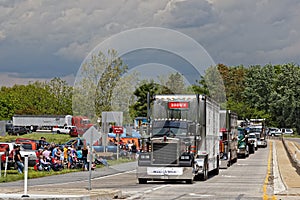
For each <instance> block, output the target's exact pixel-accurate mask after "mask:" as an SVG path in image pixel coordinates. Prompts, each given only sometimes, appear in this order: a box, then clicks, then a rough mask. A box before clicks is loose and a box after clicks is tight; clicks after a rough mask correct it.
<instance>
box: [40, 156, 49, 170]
mask: <svg viewBox="0 0 300 200" xmlns="http://www.w3.org/2000/svg"><path fill="white" fill-rule="evenodd" d="M38 170H40V171H42V170H45V171H50V170H51V163H50V162H49V161H47V160H46V157H45V156H43V155H40V159H39V166H38Z"/></svg>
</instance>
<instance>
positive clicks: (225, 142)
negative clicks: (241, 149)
mask: <svg viewBox="0 0 300 200" xmlns="http://www.w3.org/2000/svg"><path fill="white" fill-rule="evenodd" d="M237 119H238V116H237V114H235V113H233V112H231V111H230V110H220V168H227V167H229V166H230V165H231V164H233V163H235V162H236V161H237V149H238V148H237V144H238V141H237V139H238V130H237Z"/></svg>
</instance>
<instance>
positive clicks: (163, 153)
mask: <svg viewBox="0 0 300 200" xmlns="http://www.w3.org/2000/svg"><path fill="white" fill-rule="evenodd" d="M152 163H153V164H178V156H177V143H153V160H152Z"/></svg>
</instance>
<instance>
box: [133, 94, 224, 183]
mask: <svg viewBox="0 0 300 200" xmlns="http://www.w3.org/2000/svg"><path fill="white" fill-rule="evenodd" d="M149 107H150V104H149V101H148V108H149ZM149 110H150V109H148V111H149ZM219 110H220V108H219V105H218V104H217V103H216V102H214V101H213V100H212V99H210V98H208V97H206V96H204V95H199V94H197V95H156V96H154V101H153V106H152V113H151V125H150V129H149V130H150V132H149V134H148V135H147V137H145V136H143V137H142V138H141V151H140V155H139V158H138V167H137V179H138V182H139V184H145V183H147V181H148V180H161V181H163V180H174V181H175V180H176V181H185V182H186V183H193V181H194V180H199V179H201V180H206V179H207V178H208V173H209V172H211V173H213V174H218V173H219ZM148 116H149V117H150V114H148Z"/></svg>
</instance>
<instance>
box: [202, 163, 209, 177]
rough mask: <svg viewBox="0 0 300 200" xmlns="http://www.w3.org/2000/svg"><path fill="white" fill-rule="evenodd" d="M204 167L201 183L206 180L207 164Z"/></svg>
mask: <svg viewBox="0 0 300 200" xmlns="http://www.w3.org/2000/svg"><path fill="white" fill-rule="evenodd" d="M204 166H205V167H204V172H203V174H202V177H201V180H202V181H206V180H207V179H208V163H206V164H205V165H204Z"/></svg>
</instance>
